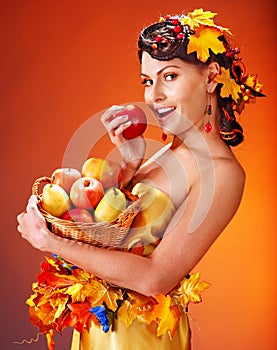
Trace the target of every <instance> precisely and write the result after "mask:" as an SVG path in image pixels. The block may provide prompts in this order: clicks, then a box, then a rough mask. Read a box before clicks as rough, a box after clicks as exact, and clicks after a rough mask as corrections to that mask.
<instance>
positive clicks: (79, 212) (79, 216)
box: [61, 208, 94, 223]
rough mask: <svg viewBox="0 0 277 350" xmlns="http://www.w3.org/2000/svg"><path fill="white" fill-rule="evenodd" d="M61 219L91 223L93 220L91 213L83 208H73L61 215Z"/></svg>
mask: <svg viewBox="0 0 277 350" xmlns="http://www.w3.org/2000/svg"><path fill="white" fill-rule="evenodd" d="M61 219H62V220H68V221H73V222H86V223H91V222H94V220H93V217H92V215H91V213H90V212H89V211H88V210H86V209H83V208H74V209H71V210H69V211H67V212H66V213H64V214H63V215H62V216H61Z"/></svg>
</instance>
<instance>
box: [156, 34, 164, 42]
mask: <svg viewBox="0 0 277 350" xmlns="http://www.w3.org/2000/svg"><path fill="white" fill-rule="evenodd" d="M162 38H163V37H162V36H161V34H158V35H157V36H156V38H155V40H156V42H157V43H159V42H160V41H161V40H162Z"/></svg>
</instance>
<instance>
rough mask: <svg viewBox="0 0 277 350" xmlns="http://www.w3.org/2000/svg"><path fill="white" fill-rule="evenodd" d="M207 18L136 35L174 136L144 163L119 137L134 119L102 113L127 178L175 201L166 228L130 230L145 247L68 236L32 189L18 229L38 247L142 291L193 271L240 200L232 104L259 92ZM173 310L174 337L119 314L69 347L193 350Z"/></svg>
mask: <svg viewBox="0 0 277 350" xmlns="http://www.w3.org/2000/svg"><path fill="white" fill-rule="evenodd" d="M213 17H214V14H213V13H211V12H204V11H203V10H202V9H199V10H195V11H194V12H192V13H188V14H187V15H180V16H166V17H165V18H161V19H160V20H159V21H158V22H157V23H154V24H152V25H150V26H149V27H147V28H145V29H144V30H143V31H142V33H141V35H140V38H139V58H140V62H141V79H142V83H143V84H144V86H145V102H146V103H147V104H148V105H149V107H150V108H151V109H152V111H153V113H154V114H155V116H156V117H157V119H158V122H159V124H160V126H161V129H162V133H163V138H164V137H165V136H166V135H172V142H171V143H170V144H169V146H167V147H165V148H163V149H162V150H161V151H160V152H158V153H157V154H156V155H155V156H154V157H153V158H152V159H150V160H149V161H147V162H146V163H144V164H142V160H143V157H144V154H145V147H146V144H145V140H144V138H143V137H138V138H136V139H134V140H125V139H124V137H123V136H122V133H123V131H124V130H125V129H126V128H128V127H129V126H130V122H129V121H128V120H127V121H126V120H124V122H122V120H123V119H122V118H120V117H117V118H113V115H114V114H115V112H116V111H117V109H118V107H116V106H115V107H112V108H110V109H109V110H108V111H107V112H106V113H105V114H104V115H103V116H102V122H103V124H104V125H105V127H106V128H107V130H108V132H109V135H110V138H111V141H112V142H113V143H114V144H115V145H116V146H117V147H118V148H119V150H120V152H121V155H122V159H123V163H124V176H123V185H124V186H125V187H130V188H133V187H134V186H135V185H136V184H138V183H140V184H144V185H146V186H152V187H154V188H155V189H157V190H159V191H162V193H164V194H165V195H166V196H167V197H168V198H169V199H170V201H171V203H172V205H173V207H174V215H173V213H172V216H171V217H170V222H169V223H167V225H166V226H167V227H166V229H165V230H164V232H163V234H162V237H160V236H157V235H155V234H152V231H151V232H150V233H149V234H148V236H147V238H145V237H144V235H143V233H142V234H141V232H139V233H138V234H136V233H134V234H132V233H131V236H130V237H131V238H130V242H131V243H130V247H132V245H137V244H139V245H140V246H142V247H143V249H144V251H143V253H142V254H141V255H137V254H130V253H128V252H120V251H112V250H105V249H99V248H96V247H93V246H87V245H84V244H81V243H75V242H72V241H68V240H66V239H63V238H60V237H57V236H55V235H53V234H52V233H51V232H49V231H48V229H47V227H46V224H45V221H44V219H43V217H42V215H41V214H40V212H39V210H38V208H37V205H36V198H34V197H33V196H32V197H31V198H30V200H29V203H28V205H27V210H26V212H24V213H22V214H20V215H19V216H18V222H19V226H18V230H19V232H20V233H21V235H22V236H23V237H24V238H25V239H27V240H28V241H29V242H30V243H31V244H32V245H33V246H34V247H35V248H37V249H40V250H42V251H48V252H54V253H55V254H57V255H59V256H62V257H63V258H64V259H65V260H66V261H70V262H71V263H73V264H75V265H77V266H79V267H80V268H82V269H84V270H86V271H89V272H91V273H92V274H94V275H96V276H98V277H99V278H101V279H104V280H106V281H108V282H109V283H111V284H113V285H116V286H120V287H122V288H125V289H127V290H132V291H134V292H136V293H139V294H140V295H144V296H157V295H168V294H169V293H170V292H171V291H172V290H174V288H175V287H176V286H178V285H179V284H180V282H181V281H183V280H184V279H185V278H186V276H188V275H189V274H190V273H191V271H192V269H193V268H194V267H195V265H196V264H197V263H198V262H199V260H200V259H201V258H202V257H203V255H204V254H205V253H206V251H207V250H208V249H209V248H210V246H211V245H212V244H213V242H214V241H215V240H216V238H217V237H218V236H219V235H220V233H221V232H222V231H223V230H224V228H225V227H226V225H227V224H228V223H229V222H230V220H231V219H232V217H233V216H234V214H235V212H236V211H237V209H238V207H239V204H240V201H241V197H242V194H243V188H244V181H245V174H244V171H243V169H242V167H241V165H240V164H239V162H238V161H237V159H236V158H235V156H234V154H233V153H232V151H231V149H230V146H236V145H238V144H239V143H240V142H241V141H242V140H243V130H242V128H241V126H240V125H239V124H238V123H237V121H236V117H235V112H237V113H241V111H242V110H243V108H244V106H245V104H246V103H247V102H249V100H253V99H254V98H255V97H256V96H262V94H261V92H260V90H261V85H260V84H259V83H258V82H257V80H256V77H255V76H251V75H246V73H245V68H244V66H243V64H242V61H241V59H240V58H239V57H238V54H239V50H238V49H237V48H232V47H231V46H230V44H229V43H228V41H227V37H228V36H229V34H230V32H229V30H228V29H226V28H222V27H220V26H217V25H215V24H214V22H213V20H212V18H213ZM161 238H162V239H161ZM172 310H173V309H172ZM178 319H179V322H178V325H177V326H176V327H177V330H174V331H175V332H171V333H170V335H172V337H170V336H169V335H168V334H167V333H166V332H165V333H163V334H162V335H160V336H158V337H157V336H153V333H152V332H151V330H150V328H151V327H152V326H153V323H149V325H147V324H146V323H140V322H138V321H137V320H135V321H134V322H133V323H132V324H131V326H130V327H128V328H127V327H126V326H125V325H124V324H123V323H122V322H120V321H117V320H115V321H114V322H115V323H114V330H113V331H109V332H108V333H103V332H102V331H101V329H100V328H99V327H96V326H95V324H94V323H93V322H91V325H90V328H89V330H84V332H83V333H82V334H81V336H79V334H77V333H75V334H74V339H73V345H72V349H74V350H77V349H86V350H88V349H109V350H110V349H142V348H143V347H144V348H147V349H190V331H189V325H188V321H187V316H186V313H185V311H184V312H182V313H181V314H180V315H179V316H178ZM173 333H174V335H173ZM171 338H172V339H171Z"/></svg>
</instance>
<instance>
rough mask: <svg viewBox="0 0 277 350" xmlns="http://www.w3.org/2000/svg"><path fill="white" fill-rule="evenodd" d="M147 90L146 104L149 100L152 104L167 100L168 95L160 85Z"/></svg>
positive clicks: (154, 85)
mask: <svg viewBox="0 0 277 350" xmlns="http://www.w3.org/2000/svg"><path fill="white" fill-rule="evenodd" d="M146 90H147V96H146V98H145V100H146V102H147V100H148V102H150V103H157V102H161V101H163V100H164V99H165V98H166V94H165V92H164V91H163V88H162V86H161V85H160V84H153V85H152V86H151V87H150V88H149V89H146Z"/></svg>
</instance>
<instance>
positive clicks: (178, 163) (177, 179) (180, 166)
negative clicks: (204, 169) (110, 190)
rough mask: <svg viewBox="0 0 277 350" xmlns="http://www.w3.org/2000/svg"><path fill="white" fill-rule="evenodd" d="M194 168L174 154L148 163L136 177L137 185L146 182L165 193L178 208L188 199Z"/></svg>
mask: <svg viewBox="0 0 277 350" xmlns="http://www.w3.org/2000/svg"><path fill="white" fill-rule="evenodd" d="M192 173H193V166H192V164H191V161H190V160H189V159H182V158H180V157H177V156H176V155H174V153H173V152H169V153H165V154H164V155H162V156H161V157H159V158H157V159H155V161H150V162H147V163H146V164H145V165H144V166H143V167H142V168H141V169H140V171H139V172H138V173H137V175H136V176H135V179H134V181H135V183H137V182H144V183H147V184H149V185H152V186H154V187H156V188H158V189H160V190H161V191H163V192H164V193H165V194H166V195H167V196H168V197H169V198H170V199H171V201H172V202H173V204H174V206H175V208H178V207H179V206H180V205H181V203H182V202H183V201H184V200H185V199H186V197H187V195H188V192H189V189H190V186H191V181H192V177H193V176H192Z"/></svg>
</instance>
